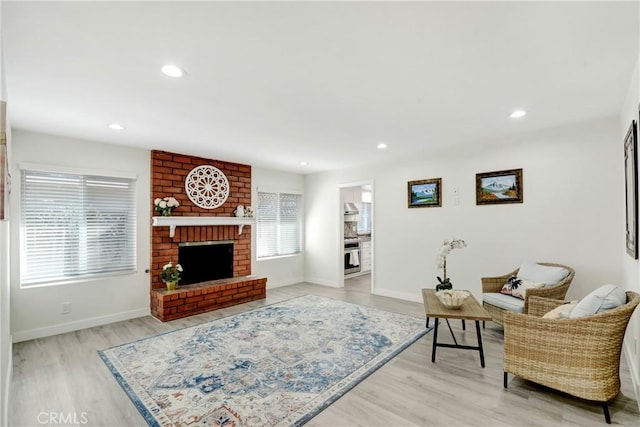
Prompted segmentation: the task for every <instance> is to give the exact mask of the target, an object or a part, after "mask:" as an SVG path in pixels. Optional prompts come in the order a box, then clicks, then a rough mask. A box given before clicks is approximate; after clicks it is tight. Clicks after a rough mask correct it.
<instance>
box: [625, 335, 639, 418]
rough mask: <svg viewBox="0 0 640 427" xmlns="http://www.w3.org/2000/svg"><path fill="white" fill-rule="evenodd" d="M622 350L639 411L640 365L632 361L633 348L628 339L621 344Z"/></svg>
mask: <svg viewBox="0 0 640 427" xmlns="http://www.w3.org/2000/svg"><path fill="white" fill-rule="evenodd" d="M622 348H623V350H624V355H625V357H626V358H627V366H629V374H630V375H631V386H632V388H633V394H634V395H635V397H636V405H638V410H639V411H640V383H638V379H639V378H640V375H638V374H640V372H639V371H638V369H640V366H638V364H637V361H636V363H633V360H634V357H633V348H631V344H630V340H626V341H624V345H623V346H622Z"/></svg>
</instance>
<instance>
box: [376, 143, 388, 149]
mask: <svg viewBox="0 0 640 427" xmlns="http://www.w3.org/2000/svg"><path fill="white" fill-rule="evenodd" d="M376 147H378V150H384V149H385V148H387V144H385V143H384V142H381V143H380V144H378V145H376Z"/></svg>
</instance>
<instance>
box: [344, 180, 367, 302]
mask: <svg viewBox="0 0 640 427" xmlns="http://www.w3.org/2000/svg"><path fill="white" fill-rule="evenodd" d="M340 195H341V202H342V203H341V208H342V212H341V214H342V219H343V233H342V237H343V238H342V243H343V250H342V254H343V260H342V267H343V277H344V288H345V290H346V291H349V292H361V293H371V292H372V290H373V271H374V268H373V246H374V245H373V237H374V232H373V184H372V183H371V182H363V183H354V184H346V185H343V186H341V188H340Z"/></svg>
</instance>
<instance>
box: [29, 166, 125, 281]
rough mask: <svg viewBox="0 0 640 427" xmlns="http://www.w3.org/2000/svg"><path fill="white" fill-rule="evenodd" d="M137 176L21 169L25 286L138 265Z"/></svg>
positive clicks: (111, 271) (117, 270) (77, 277)
mask: <svg viewBox="0 0 640 427" xmlns="http://www.w3.org/2000/svg"><path fill="white" fill-rule="evenodd" d="M135 225H136V203H135V180H134V179H130V178H115V177H103V176H89V175H76V174H69V173H51V172H41V171H29V170H23V171H22V194H21V232H22V235H21V257H20V258H21V268H20V282H21V285H22V286H29V285H36V284H45V283H46V284H51V283H55V282H62V281H68V280H74V279H80V278H83V277H87V276H93V275H99V274H105V273H114V272H133V271H135V269H136V226H135Z"/></svg>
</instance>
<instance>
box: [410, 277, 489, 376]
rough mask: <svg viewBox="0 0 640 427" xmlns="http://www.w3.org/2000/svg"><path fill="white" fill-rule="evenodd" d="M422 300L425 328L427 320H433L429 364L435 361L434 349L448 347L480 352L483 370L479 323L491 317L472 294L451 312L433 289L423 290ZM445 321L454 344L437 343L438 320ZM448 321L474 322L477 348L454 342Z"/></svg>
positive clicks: (481, 362)
mask: <svg viewBox="0 0 640 427" xmlns="http://www.w3.org/2000/svg"><path fill="white" fill-rule="evenodd" d="M422 300H423V301H424V312H425V314H426V316H427V327H428V326H429V318H430V317H433V318H434V319H435V324H434V327H433V348H432V350H431V362H434V363H435V361H436V347H449V348H461V349H463V350H478V351H479V352H480V365H481V366H482V367H483V368H484V350H483V349H482V334H481V333H480V321H481V320H483V321H486V320H491V316H489V314H488V313H487V312H486V311H485V310H484V308H482V306H481V305H480V303H478V300H476V299H475V297H474V296H473V294H471V295H469V298H467V299H466V300H465V302H464V304H463V305H462V307H460V308H459V309H457V310H453V309H450V308H447V307H445V306H444V305H443V304H442V303H441V302H440V300H439V299H438V297H437V296H436V291H435V289H423V290H422ZM439 319H445V320H446V321H447V326H449V331H450V332H451V336H452V337H453V342H454V343H455V344H445V343H439V342H438V320H439ZM449 319H459V320H462V322H463V324H464V321H465V320H474V321H475V322H476V335H477V336H478V346H477V347H476V346H469V345H460V344H458V341H457V340H456V337H455V335H454V334H453V330H452V329H451V325H449Z"/></svg>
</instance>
